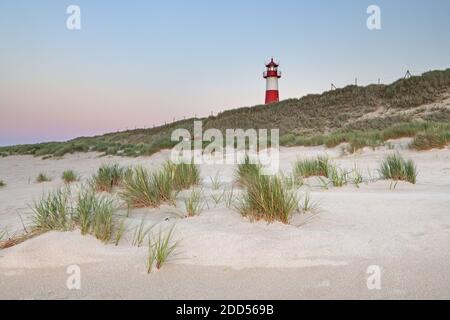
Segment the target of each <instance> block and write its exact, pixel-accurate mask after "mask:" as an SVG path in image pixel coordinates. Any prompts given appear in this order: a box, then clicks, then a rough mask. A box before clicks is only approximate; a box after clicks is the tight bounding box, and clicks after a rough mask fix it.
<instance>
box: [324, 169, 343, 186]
mask: <svg viewBox="0 0 450 320" xmlns="http://www.w3.org/2000/svg"><path fill="white" fill-rule="evenodd" d="M328 179H330V182H331V184H332V185H333V186H334V187H343V186H344V185H346V184H347V182H348V173H347V172H346V171H344V170H343V169H341V168H337V167H335V166H329V168H328Z"/></svg>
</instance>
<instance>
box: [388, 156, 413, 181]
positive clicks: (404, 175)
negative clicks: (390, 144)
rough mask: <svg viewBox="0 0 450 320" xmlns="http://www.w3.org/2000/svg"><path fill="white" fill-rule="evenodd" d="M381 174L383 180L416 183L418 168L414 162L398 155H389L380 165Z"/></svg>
mask: <svg viewBox="0 0 450 320" xmlns="http://www.w3.org/2000/svg"><path fill="white" fill-rule="evenodd" d="M379 173H380V175H381V177H382V178H383V179H392V180H394V181H399V180H401V181H407V182H410V183H412V184H415V183H416V179H417V174H418V173H417V168H416V165H415V164H414V162H413V161H412V160H405V159H403V157H402V156H401V155H400V154H398V153H396V154H392V155H389V156H388V157H387V158H386V159H385V160H383V162H382V163H381V165H380V169H379Z"/></svg>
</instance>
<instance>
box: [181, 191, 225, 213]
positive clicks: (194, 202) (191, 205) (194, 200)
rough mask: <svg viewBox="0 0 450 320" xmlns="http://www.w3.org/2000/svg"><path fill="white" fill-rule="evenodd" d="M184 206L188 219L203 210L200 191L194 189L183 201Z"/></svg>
mask: <svg viewBox="0 0 450 320" xmlns="http://www.w3.org/2000/svg"><path fill="white" fill-rule="evenodd" d="M216 203H217V202H216ZM184 206H185V208H186V213H187V216H188V217H193V216H196V215H198V214H199V213H200V212H201V211H202V209H203V202H202V191H201V190H200V189H194V190H193V191H192V192H191V194H190V195H189V197H188V198H186V199H185V200H184Z"/></svg>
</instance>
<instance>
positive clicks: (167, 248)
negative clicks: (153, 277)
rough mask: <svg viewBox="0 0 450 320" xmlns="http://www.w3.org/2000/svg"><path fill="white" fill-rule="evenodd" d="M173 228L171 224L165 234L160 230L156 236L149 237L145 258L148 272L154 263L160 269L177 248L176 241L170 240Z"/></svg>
mask: <svg viewBox="0 0 450 320" xmlns="http://www.w3.org/2000/svg"><path fill="white" fill-rule="evenodd" d="M173 230H174V226H172V227H171V228H170V230H169V231H168V232H166V233H165V234H163V232H162V231H161V230H160V231H159V234H158V237H157V238H153V237H150V238H149V245H148V258H147V272H148V273H150V272H151V271H152V269H153V265H156V269H161V268H162V267H163V265H164V264H165V263H166V262H167V261H168V259H169V258H170V256H171V255H172V254H173V253H174V251H175V249H176V248H177V246H178V242H173V241H172V237H173Z"/></svg>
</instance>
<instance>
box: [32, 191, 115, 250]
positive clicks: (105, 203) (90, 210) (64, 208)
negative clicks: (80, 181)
mask: <svg viewBox="0 0 450 320" xmlns="http://www.w3.org/2000/svg"><path fill="white" fill-rule="evenodd" d="M32 210H33V213H34V214H33V227H34V229H35V230H40V231H50V230H57V231H69V230H73V229H74V228H79V229H80V231H81V233H82V234H92V235H94V236H95V237H96V238H97V239H99V240H101V241H103V242H104V243H109V242H110V241H111V240H112V239H113V235H114V234H115V233H116V229H117V221H116V220H117V219H116V218H115V214H114V212H115V211H116V205H115V203H114V201H113V200H112V199H111V198H109V197H106V196H99V195H96V194H95V193H94V191H93V190H90V189H85V190H84V191H82V192H80V194H79V195H78V198H77V201H76V202H75V203H73V202H72V201H71V196H70V189H69V188H61V189H57V190H55V191H52V192H50V193H47V194H45V195H44V196H42V198H41V199H40V200H39V201H37V202H35V203H34V205H33V207H32Z"/></svg>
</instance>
